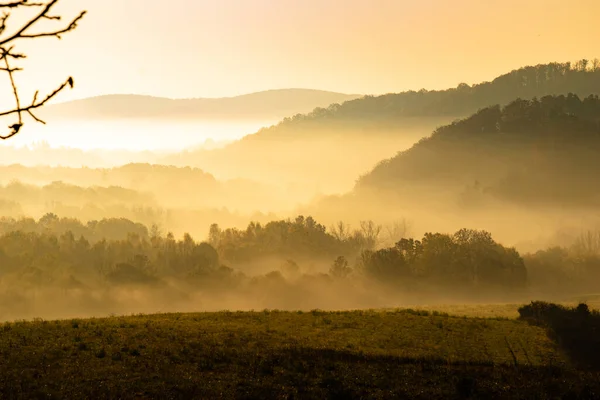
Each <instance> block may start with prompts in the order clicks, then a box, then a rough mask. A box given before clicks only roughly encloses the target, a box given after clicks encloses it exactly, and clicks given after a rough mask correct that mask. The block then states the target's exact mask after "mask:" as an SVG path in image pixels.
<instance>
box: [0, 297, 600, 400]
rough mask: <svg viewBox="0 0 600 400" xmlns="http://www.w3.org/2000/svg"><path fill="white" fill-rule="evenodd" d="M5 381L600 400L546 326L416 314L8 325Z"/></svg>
mask: <svg viewBox="0 0 600 400" xmlns="http://www.w3.org/2000/svg"><path fill="white" fill-rule="evenodd" d="M482 308H483V310H484V311H483V313H484V314H489V313H490V312H491V311H490V310H489V309H487V310H486V307H485V306H483V307H482ZM459 312H460V311H459ZM0 371H2V373H1V374H0V397H2V398H55V397H60V398H115V397H118V398H158V397H160V398H263V399H264V398H278V399H279V398H314V399H323V398H332V399H333V398H335V399H342V398H343V399H353V398H357V399H358V398H406V397H410V398H423V399H431V398H512V399H517V398H520V399H551V398H552V399H554V398H597V396H598V395H599V394H600V374H599V373H598V372H594V371H596V370H594V369H582V368H576V366H574V364H573V363H572V362H571V360H570V358H569V354H568V353H567V352H565V349H562V348H561V347H560V346H559V345H558V344H557V342H556V341H554V340H552V339H551V338H550V336H549V335H548V332H547V330H546V329H545V328H543V327H539V326H535V325H534V324H533V325H532V324H530V323H528V322H526V321H523V320H520V319H510V318H503V317H496V318H479V317H460V316H455V315H449V314H445V313H440V312H435V311H434V312H428V311H424V310H413V309H398V310H385V311H383V310H368V311H346V312H324V311H319V310H313V311H311V312H301V311H297V312H292V311H277V310H264V311H255V312H230V311H223V312H218V313H187V314H155V315H135V316H114V317H110V318H98V319H72V320H61V321H44V320H36V321H20V322H19V321H17V322H12V323H5V324H3V325H0Z"/></svg>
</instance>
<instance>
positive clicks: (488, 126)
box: [356, 94, 600, 203]
mask: <svg viewBox="0 0 600 400" xmlns="http://www.w3.org/2000/svg"><path fill="white" fill-rule="evenodd" d="M599 173H600V100H599V98H598V96H597V95H591V96H588V97H586V98H585V99H583V100H581V99H580V98H579V97H578V96H576V95H575V94H568V95H566V96H563V95H560V96H545V97H542V98H541V99H539V100H538V99H533V100H522V99H518V100H516V101H513V102H511V103H510V104H508V105H506V106H504V107H500V106H498V105H496V106H492V107H488V108H485V109H482V110H480V111H479V112H477V113H476V114H474V115H473V116H471V117H469V118H466V119H463V120H460V121H456V122H454V123H452V124H450V125H447V126H444V127H442V128H439V129H437V130H436V131H435V132H434V133H433V134H432V135H431V136H430V137H428V138H425V139H423V140H421V141H420V142H418V143H417V144H415V145H414V146H413V147H412V148H410V149H408V150H406V151H403V152H400V153H398V155H397V156H395V157H393V158H391V159H389V160H385V161H383V162H381V163H380V164H378V165H377V166H376V167H375V168H374V169H373V170H372V171H371V172H370V173H368V174H367V175H365V176H363V177H361V178H360V179H359V181H358V182H357V186H356V189H357V190H358V191H360V190H362V189H366V188H372V189H385V188H387V189H392V190H400V188H405V189H407V188H409V187H410V186H411V184H418V185H434V186H437V185H444V186H447V185H459V186H460V185H462V186H463V187H464V185H473V187H472V189H474V190H480V191H484V192H486V193H489V194H493V195H495V196H499V197H502V198H511V199H514V200H536V201H537V200H547V201H564V202H569V203H570V202H594V203H595V202H598V201H599V200H600V187H598V185H597V182H598V174H599Z"/></svg>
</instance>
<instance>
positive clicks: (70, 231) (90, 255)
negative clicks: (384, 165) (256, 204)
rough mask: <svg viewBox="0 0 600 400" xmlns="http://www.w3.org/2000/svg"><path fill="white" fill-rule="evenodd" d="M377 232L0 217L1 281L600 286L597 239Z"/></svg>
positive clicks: (516, 288)
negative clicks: (388, 238)
mask: <svg viewBox="0 0 600 400" xmlns="http://www.w3.org/2000/svg"><path fill="white" fill-rule="evenodd" d="M340 226H343V225H340ZM381 232H382V230H381V226H377V225H375V224H373V223H372V222H370V221H365V222H364V223H363V224H362V226H361V227H360V228H359V229H356V230H349V229H347V230H344V229H336V228H330V229H327V228H325V226H323V225H321V224H319V223H318V222H316V221H315V220H314V219H313V218H311V217H303V216H298V217H297V218H295V219H294V220H279V221H271V222H269V223H267V224H265V225H261V224H259V223H256V222H252V223H250V224H249V225H248V227H247V229H245V230H238V229H221V228H219V226H218V225H216V224H213V226H211V228H210V230H209V232H208V236H207V239H206V240H201V241H196V240H194V239H193V238H192V237H191V236H190V235H189V234H184V235H183V238H182V239H176V238H175V237H174V235H173V234H172V233H169V232H168V233H166V234H165V233H164V232H161V230H160V229H159V228H158V227H157V226H152V227H150V228H147V227H145V226H144V225H141V224H139V223H134V222H132V221H129V220H126V219H108V220H100V221H91V222H88V223H87V224H83V223H81V222H80V221H77V220H74V219H69V218H59V217H58V216H56V215H53V214H48V215H45V216H44V217H42V218H40V219H39V220H37V221H36V220H33V219H30V218H23V219H19V220H15V219H7V218H3V219H2V220H0V266H1V268H0V276H2V277H3V280H4V282H5V283H6V282H10V281H13V282H15V284H18V285H33V286H37V285H41V286H40V287H43V286H44V285H49V286H50V287H52V286H54V285H58V286H59V287H62V286H64V285H67V286H66V287H67V288H68V287H72V288H80V287H82V286H86V285H91V286H92V287H93V286H94V285H95V286H98V285H100V286H102V285H107V284H108V285H122V284H125V285H129V284H134V285H147V284H153V285H154V284H161V282H162V284H164V283H165V282H166V281H165V279H167V280H169V279H180V280H188V279H199V281H198V282H199V283H198V284H200V285H201V283H202V279H203V278H202V277H205V278H206V279H209V278H210V279H216V278H218V279H220V280H223V279H225V281H223V283H224V284H226V285H228V284H227V283H226V282H229V284H230V285H232V286H231V287H229V289H234V286H235V285H236V284H237V283H236V282H238V283H239V279H242V278H243V277H244V276H248V277H252V276H253V273H254V271H252V270H251V269H248V268H247V267H248V266H249V265H251V264H252V263H253V262H262V263H264V264H265V267H267V268H268V269H264V270H263V272H262V273H259V274H258V275H264V274H267V275H270V276H271V277H274V276H279V277H281V279H283V278H285V279H292V280H294V279H298V278H299V277H301V276H303V275H305V274H310V273H312V274H315V273H320V274H323V273H326V274H327V275H329V277H330V278H329V279H334V280H335V279H338V280H339V279H343V280H344V279H351V278H352V279H353V280H356V279H359V280H366V281H372V282H379V284H381V285H384V286H386V287H388V289H389V288H394V287H395V290H396V291H398V292H408V293H411V292H421V293H422V292H423V290H425V289H426V288H444V289H445V293H449V291H452V290H458V292H459V293H462V294H463V295H468V294H472V295H475V294H477V293H485V292H489V291H491V290H494V289H497V290H498V292H499V293H503V294H504V295H509V294H513V295H514V294H519V293H520V294H522V293H525V290H534V291H536V292H541V293H544V292H548V291H551V292H552V293H564V294H568V293H570V292H572V291H575V290H578V289H579V290H580V289H581V288H585V289H588V290H594V289H597V288H596V286H597V285H596V283H594V282H598V281H599V280H598V279H597V278H600V236H598V234H597V233H593V232H589V233H587V234H586V235H581V236H580V237H579V238H578V239H577V240H576V241H575V242H574V243H572V244H565V246H563V247H554V248H550V249H548V250H544V251H539V252H537V253H533V254H526V255H524V256H523V257H522V256H521V255H520V254H519V253H518V252H517V251H516V250H515V249H514V248H508V247H505V246H503V245H501V244H499V243H497V242H496V241H495V240H494V239H493V238H492V236H491V234H490V233H489V232H486V231H480V230H472V229H461V230H459V231H457V232H455V233H454V234H445V233H426V234H425V235H424V236H423V237H422V238H421V239H420V240H415V239H414V238H408V237H405V238H402V239H400V240H399V241H397V242H396V243H395V244H394V245H392V246H391V247H389V246H385V245H380V243H381V237H380V236H381ZM32 249H33V250H34V251H32ZM315 265H316V268H315ZM309 267H310V268H309ZM231 279H233V280H231ZM230 280H231V281H230ZM559 282H560V285H558V283H559ZM557 286H562V287H561V288H558V287H557ZM481 290H483V292H481Z"/></svg>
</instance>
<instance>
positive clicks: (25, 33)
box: [0, 0, 86, 140]
mask: <svg viewBox="0 0 600 400" xmlns="http://www.w3.org/2000/svg"><path fill="white" fill-rule="evenodd" d="M59 1H60V0H50V1H48V2H47V3H30V2H29V1H28V0H15V1H10V2H0V8H5V9H9V10H19V8H20V7H39V8H40V9H41V10H40V12H39V13H38V14H37V15H35V16H34V17H33V18H31V19H30V20H29V21H27V22H26V23H25V24H23V25H22V26H21V27H19V28H18V29H17V30H16V31H15V33H13V34H11V35H9V36H8V37H6V38H0V62H2V63H3V64H4V67H0V71H3V72H6V73H7V75H8V78H9V80H10V84H11V87H12V91H13V96H14V99H15V104H16V107H15V108H14V109H9V110H7V111H0V117H3V116H7V115H12V114H16V115H17V121H16V122H15V123H13V124H12V125H10V126H9V127H8V128H9V130H10V131H9V133H8V134H6V135H0V139H2V140H6V139H9V138H11V137H13V136H15V135H16V134H17V133H19V132H20V131H21V128H22V127H23V124H24V122H23V115H24V114H28V115H29V116H30V117H31V118H32V119H33V120H34V121H36V122H39V123H42V124H45V122H44V121H43V120H41V119H40V118H38V117H37V116H36V115H35V114H33V110H35V109H37V108H40V107H42V106H44V105H45V104H46V103H47V102H48V101H50V100H51V99H52V98H54V97H55V96H56V95H57V94H58V93H60V92H61V91H62V90H63V89H65V88H66V87H67V86H69V87H70V88H73V78H72V77H69V78H68V79H67V80H66V81H65V82H63V83H62V84H61V85H60V86H58V87H57V88H56V89H55V90H54V91H53V92H51V93H50V94H48V95H47V96H46V97H44V98H43V99H42V100H38V95H39V91H36V92H35V94H34V96H33V100H32V102H31V104H29V105H28V106H25V107H24V106H23V105H22V104H21V100H20V97H19V91H18V89H17V84H16V82H15V78H14V73H15V72H18V71H21V70H22V69H21V68H18V67H11V63H10V60H18V59H22V58H25V57H26V56H25V55H24V54H20V53H15V52H13V49H14V45H13V46H11V47H8V45H9V44H12V43H15V42H17V41H18V40H20V39H36V38H42V37H56V38H58V39H60V38H61V35H62V34H64V33H67V32H70V31H72V30H74V29H75V28H77V23H78V22H79V21H80V20H81V19H82V18H83V17H84V15H85V14H86V11H82V12H81V13H79V15H77V16H76V17H75V18H74V19H72V20H71V22H70V23H69V24H68V25H66V26H64V27H62V28H59V29H56V30H50V31H42V32H29V29H30V28H31V27H33V26H34V25H35V24H36V23H38V22H39V21H41V20H52V21H60V20H61V17H60V16H57V15H49V12H50V10H51V9H52V7H54V6H55V5H56V4H57V3H58V2H59ZM10 16H11V14H10V13H6V12H5V13H4V15H2V16H1V17H0V35H2V34H3V33H4V32H5V31H6V30H7V21H8V19H9V17H10Z"/></svg>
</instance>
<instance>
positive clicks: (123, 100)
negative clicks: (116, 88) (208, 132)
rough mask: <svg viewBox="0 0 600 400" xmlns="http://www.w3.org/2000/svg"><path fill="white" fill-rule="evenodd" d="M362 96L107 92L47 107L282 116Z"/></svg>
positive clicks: (79, 113) (61, 112) (60, 114)
mask: <svg viewBox="0 0 600 400" xmlns="http://www.w3.org/2000/svg"><path fill="white" fill-rule="evenodd" d="M357 97H359V96H358V95H348V94H342V93H334V92H327V91H321V90H311V89H281V90H268V91H264V92H257V93H251V94H246V95H242V96H236V97H224V98H196V99H167V98H162V97H152V96H142V95H122V94H114V95H105V96H98V97H91V98H87V99H82V100H75V101H71V102H66V103H60V104H55V105H51V106H48V107H47V108H46V109H45V110H44V113H45V114H44V115H45V116H46V117H47V118H69V119H73V118H74V119H87V118H93V119H99V118H102V119H115V118H164V119H167V118H190V119H192V118H195V119H222V118H231V119H244V118H246V119H252V118H269V119H273V118H283V117H285V116H288V115H291V114H295V113H304V112H309V111H310V110H312V109H314V108H315V107H323V106H328V105H329V104H332V103H336V102H343V101H346V100H351V99H354V98H357Z"/></svg>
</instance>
